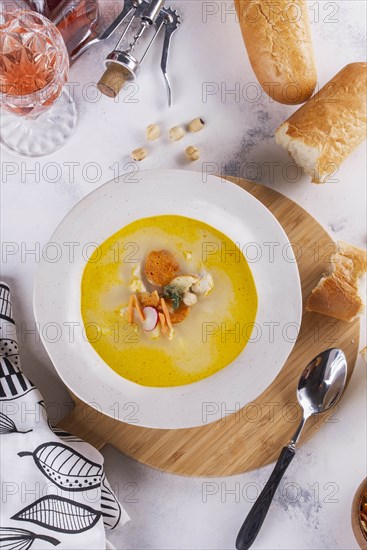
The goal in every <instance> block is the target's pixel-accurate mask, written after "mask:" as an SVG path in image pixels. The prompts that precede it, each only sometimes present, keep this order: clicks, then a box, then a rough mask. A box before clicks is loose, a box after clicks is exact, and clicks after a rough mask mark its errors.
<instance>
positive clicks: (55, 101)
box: [0, 10, 76, 157]
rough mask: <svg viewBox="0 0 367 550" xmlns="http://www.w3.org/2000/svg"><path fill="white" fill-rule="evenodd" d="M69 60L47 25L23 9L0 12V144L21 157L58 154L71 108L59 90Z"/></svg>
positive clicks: (69, 100)
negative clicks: (56, 152) (55, 152)
mask: <svg viewBox="0 0 367 550" xmlns="http://www.w3.org/2000/svg"><path fill="white" fill-rule="evenodd" d="M68 71H69V57H68V53H67V50H66V46H65V43H64V40H63V38H62V36H61V34H60V32H59V30H58V29H57V28H56V27H55V25H54V24H53V23H51V21H49V20H48V19H47V18H46V17H44V16H43V15H40V14H38V13H36V12H33V11H28V10H14V11H8V12H0V107H1V111H0V141H1V144H2V145H3V146H5V147H6V148H7V149H9V150H10V151H12V152H13V153H18V154H20V155H25V156H30V157H37V156H42V155H47V154H50V153H52V152H54V151H56V150H57V149H59V148H60V147H61V146H62V145H63V144H64V143H65V141H66V140H67V139H68V138H69V137H70V135H71V134H72V132H73V130H74V127H75V123H76V108H75V104H74V101H73V99H72V98H71V96H70V94H69V93H68V92H67V91H66V89H65V88H64V84H65V82H66V80H67V77H68Z"/></svg>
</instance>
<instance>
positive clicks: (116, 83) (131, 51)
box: [71, 0, 181, 106]
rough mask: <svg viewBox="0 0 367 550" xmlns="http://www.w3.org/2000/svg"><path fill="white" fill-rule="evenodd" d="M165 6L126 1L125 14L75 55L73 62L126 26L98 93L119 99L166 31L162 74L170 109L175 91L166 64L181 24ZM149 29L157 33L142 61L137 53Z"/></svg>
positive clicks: (144, 0) (142, 0) (156, 0)
mask: <svg viewBox="0 0 367 550" xmlns="http://www.w3.org/2000/svg"><path fill="white" fill-rule="evenodd" d="M164 3H165V0H151V1H150V2H148V1H147V0H125V3H124V8H123V10H122V12H121V13H120V14H119V16H118V17H117V18H116V19H115V21H113V23H112V24H111V25H110V26H109V27H108V29H106V31H105V32H104V33H103V34H102V35H101V36H100V37H98V38H95V39H94V40H92V41H90V42H89V43H87V44H85V45H84V46H82V47H81V48H79V49H77V50H75V51H74V52H73V53H72V56H71V59H72V60H74V59H76V57H78V56H79V55H80V54H81V53H83V52H84V51H85V50H86V49H87V48H88V47H89V46H91V45H92V44H95V43H96V42H100V41H101V40H105V39H106V38H109V37H110V36H112V34H113V33H114V32H115V31H116V29H117V28H118V27H120V25H122V24H123V23H125V27H124V29H123V31H122V34H121V36H120V38H119V40H118V42H117V44H116V46H115V48H114V50H113V51H112V52H111V53H110V54H109V55H108V56H107V58H106V60H105V72H104V73H103V75H102V77H101V79H100V81H99V82H98V84H97V86H98V89H99V90H100V91H101V92H102V93H103V94H105V95H106V96H108V97H116V96H117V95H118V94H119V92H120V91H121V89H122V88H123V86H124V84H125V83H126V82H127V81H131V80H135V78H136V77H137V75H138V74H139V71H140V67H141V65H142V63H143V61H144V59H145V58H146V56H147V54H148V52H149V50H150V48H151V46H152V45H153V43H154V42H155V40H156V38H157V37H158V35H159V34H160V32H161V31H162V30H164V41H163V51H162V59H161V70H162V73H163V78H164V80H165V83H166V88H167V95H168V105H169V106H171V103H172V89H171V84H170V80H169V77H168V73H167V64H168V56H169V51H170V45H171V38H172V35H173V34H174V32H175V31H176V30H177V29H178V27H179V25H180V23H181V21H180V16H179V15H178V13H177V11H176V10H174V9H172V8H170V7H164ZM136 21H138V22H139V23H140V24H139V26H138V29H137V31H136V32H135V34H134V36H133V38H132V40H130V42H129V43H128V45H127V47H125V48H123V42H124V39H125V37H126V35H127V33H128V31H129V29H130V28H131V26H132V25H133V23H134V22H136ZM149 29H153V31H154V32H153V34H152V36H151V37H150V39H149V42H148V45H147V47H146V49H145V51H143V53H142V54H141V56H140V60H139V59H138V56H137V55H136V54H135V50H136V49H137V48H138V46H139V44H140V41H141V40H142V37H143V35H145V34H147V33H148V32H149Z"/></svg>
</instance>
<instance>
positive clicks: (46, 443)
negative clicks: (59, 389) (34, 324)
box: [0, 282, 129, 550]
mask: <svg viewBox="0 0 367 550" xmlns="http://www.w3.org/2000/svg"><path fill="white" fill-rule="evenodd" d="M0 453H1V455H0V457H1V458H0V460H1V506H0V519H1V523H0V548H3V549H5V548H6V549H7V550H28V548H31V549H32V550H36V549H43V548H48V549H50V548H52V547H53V546H58V545H59V547H60V548H62V549H73V550H76V549H78V550H83V549H88V550H92V549H95V550H102V549H103V550H104V549H105V548H106V546H107V548H111V547H112V546H111V545H109V543H108V542H107V541H106V533H105V529H114V528H115V527H116V526H117V525H122V524H124V523H125V522H126V521H127V520H128V519H129V517H128V515H127V514H126V512H125V511H124V510H123V508H122V507H121V505H120V503H119V502H118V500H117V498H116V497H115V495H114V493H113V491H112V490H111V487H110V485H109V483H108V481H107V479H106V476H105V474H104V471H103V457H102V455H101V454H100V453H99V452H98V451H97V450H96V449H94V448H93V447H92V446H91V445H89V444H88V443H85V442H83V441H82V440H80V439H78V438H77V437H74V436H73V435H71V434H69V433H67V432H64V431H63V430H60V429H58V428H54V427H52V426H51V425H50V423H49V422H48V420H47V412H46V409H45V404H44V402H43V400H42V396H41V394H40V392H39V391H38V389H37V388H36V387H35V386H34V385H33V384H32V382H30V381H29V380H28V378H27V377H26V376H24V374H23V373H22V371H21V367H20V360H19V354H18V346H17V337H16V327H15V323H14V320H13V314H12V307H11V302H10V291H9V287H8V286H7V285H6V284H4V283H1V282H0ZM112 548H113V547H112Z"/></svg>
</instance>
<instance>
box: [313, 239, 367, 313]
mask: <svg viewBox="0 0 367 550" xmlns="http://www.w3.org/2000/svg"><path fill="white" fill-rule="evenodd" d="M330 262H331V272H330V274H329V275H326V276H325V277H322V279H321V280H320V282H319V284H318V285H317V287H316V288H314V290H313V291H312V292H311V294H310V296H309V298H308V301H307V305H306V309H307V310H308V311H315V312H317V313H323V314H325V315H328V316H330V317H334V318H336V319H341V320H342V321H352V320H353V319H355V317H356V316H357V315H359V314H360V313H361V312H362V311H363V309H364V304H363V299H362V296H361V294H360V291H359V285H360V280H361V277H363V275H364V274H365V273H366V271H367V252H366V251H365V250H362V249H360V248H357V247H356V246H351V245H348V244H346V243H342V242H339V243H338V251H337V253H336V254H334V255H333V256H332V257H331V258H330Z"/></svg>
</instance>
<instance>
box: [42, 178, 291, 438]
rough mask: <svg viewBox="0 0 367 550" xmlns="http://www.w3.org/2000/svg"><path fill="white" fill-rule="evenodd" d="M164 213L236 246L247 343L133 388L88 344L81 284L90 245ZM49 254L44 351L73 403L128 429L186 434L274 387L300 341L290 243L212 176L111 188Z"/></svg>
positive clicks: (56, 237) (88, 205)
mask: <svg viewBox="0 0 367 550" xmlns="http://www.w3.org/2000/svg"><path fill="white" fill-rule="evenodd" d="M160 214H176V215H181V216H187V217H190V218H196V219H199V220H201V221H203V222H206V223H208V224H209V225H211V226H213V227H215V228H216V229H218V230H219V231H222V232H223V233H225V234H226V235H227V236H228V237H230V238H231V239H232V240H233V241H234V242H236V243H238V244H239V246H240V248H241V249H242V250H243V252H244V254H245V256H246V257H247V260H248V262H249V264H250V267H251V270H252V273H253V276H254V279H255V284H256V288H257V292H258V300H259V305H258V312H257V317H256V325H255V327H254V329H253V332H252V335H251V339H250V342H249V343H248V344H247V346H246V347H245V349H244V350H243V352H242V353H241V354H240V355H239V356H238V357H237V358H236V360H235V361H233V362H232V363H231V364H230V365H228V366H227V367H226V368H224V369H222V370H221V371H219V372H217V373H216V374H214V375H212V376H210V377H208V378H205V379H203V380H200V381H199V382H195V383H193V384H188V385H185V386H178V387H172V388H151V387H143V386H139V385H137V384H135V383H133V382H130V381H129V380H126V379H124V378H122V377H121V376H119V375H118V374H117V373H115V372H114V371H113V370H112V369H111V368H110V367H109V366H108V365H107V364H106V363H105V362H104V361H103V360H102V359H101V358H100V356H99V355H98V354H97V352H96V351H95V350H94V348H93V347H92V346H91V345H90V343H89V342H88V340H87V339H86V338H85V334H84V331H83V322H82V318H81V310H80V288H81V284H80V283H81V277H82V273H83V269H84V267H85V264H86V262H87V259H88V257H89V255H90V254H91V253H92V251H93V249H94V247H95V246H96V245H99V244H101V243H102V242H103V241H104V240H105V239H107V238H108V237H109V236H111V235H112V234H113V233H115V232H116V231H118V230H119V229H121V228H122V227H124V226H125V225H127V224H129V223H131V222H132V221H134V220H137V219H140V218H144V217H148V216H153V215H160ZM51 243H52V244H51ZM71 243H75V244H71ZM45 251H46V252H47V254H46V253H44V255H43V256H44V257H43V260H42V262H41V265H40V268H39V271H38V275H37V279H36V284H35V292H34V310H35V316H36V320H37V322H38V323H39V324H40V333H41V337H42V340H43V343H44V345H45V347H46V349H47V352H48V354H49V356H50V358H51V360H52V361H53V363H54V365H55V368H56V370H57V372H58V373H59V375H60V377H61V378H62V380H63V381H64V382H65V384H66V385H67V386H68V387H69V388H70V390H71V391H72V392H73V393H74V394H75V395H77V396H78V397H79V398H80V399H82V400H83V401H85V402H87V403H89V404H90V405H92V406H93V407H95V408H96V409H98V410H100V411H102V412H104V413H105V414H107V415H109V416H112V417H114V418H116V419H119V420H122V421H124V422H127V423H131V424H136V425H139V426H145V427H150V428H187V427H193V426H199V425H203V424H207V423H209V422H213V421H215V420H218V419H220V418H222V417H224V416H226V415H227V414H230V413H231V412H233V411H236V410H239V409H240V408H242V407H243V406H244V405H246V404H248V403H250V402H251V401H253V400H254V399H256V398H257V397H258V396H259V395H260V394H261V393H262V392H263V391H264V390H265V389H266V388H267V387H268V386H269V385H270V384H271V383H272V381H273V380H274V378H275V377H276V376H277V374H278V373H279V371H280V369H281V368H282V366H283V365H284V363H285V361H286V360H287V358H288V356H289V354H290V352H291V350H292V348H293V346H294V343H295V341H296V339H297V336H298V332H299V328H300V324H301V315H302V295H301V287H300V279H299V273H298V268H297V263H296V260H295V257H294V254H293V250H292V247H291V245H290V243H289V241H288V238H287V235H286V234H285V232H284V230H283V229H282V227H281V225H280V224H279V222H278V221H277V220H276V219H275V217H274V216H273V215H272V214H271V213H270V212H269V210H268V209H267V208H266V207H265V206H264V205H263V204H262V203H261V202H259V201H258V200H257V199H255V198H254V197H253V196H252V195H251V194H250V193H247V192H246V191H244V190H243V189H241V188H240V187H239V186H237V185H235V184H233V183H230V182H228V181H225V182H223V181H222V180H220V179H219V178H217V177H214V176H206V175H205V176H203V175H202V174H201V173H199V172H189V171H179V170H159V171H155V170H152V171H146V172H144V171H139V172H137V173H136V174H134V175H132V176H130V177H129V178H128V179H127V178H126V177H121V178H119V179H118V180H113V181H110V182H108V183H106V184H105V185H103V186H102V187H99V188H98V189H97V190H96V191H94V192H93V193H91V194H90V195H88V196H87V197H85V198H84V199H83V200H81V201H80V202H79V203H78V204H77V205H76V206H75V207H74V208H73V209H72V210H71V212H69V214H68V215H67V216H66V217H65V219H64V220H63V221H62V222H61V224H60V225H59V227H58V228H57V229H56V231H55V233H54V234H53V236H52V237H51V240H50V243H49V246H47V247H46V249H45Z"/></svg>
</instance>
